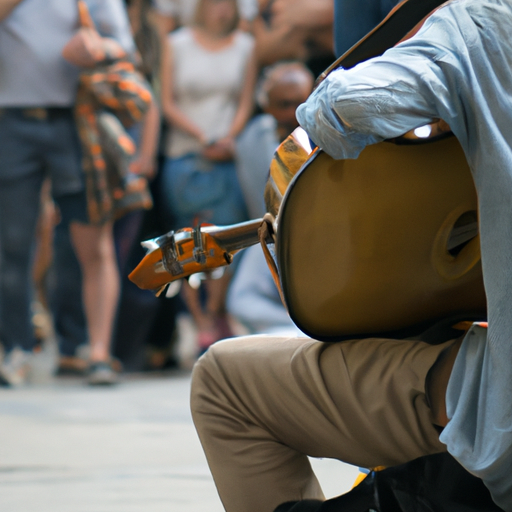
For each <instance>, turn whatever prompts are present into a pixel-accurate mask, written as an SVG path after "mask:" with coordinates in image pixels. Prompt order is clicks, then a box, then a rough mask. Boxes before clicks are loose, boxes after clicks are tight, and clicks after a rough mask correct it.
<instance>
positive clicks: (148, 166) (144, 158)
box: [130, 99, 160, 179]
mask: <svg viewBox="0 0 512 512" xmlns="http://www.w3.org/2000/svg"><path fill="white" fill-rule="evenodd" d="M159 133H160V111H159V109H158V105H157V103H156V101H155V100H154V99H153V100H152V102H151V105H150V107H149V110H148V111H147V112H146V115H145V117H144V121H143V125H142V133H141V137H140V141H139V147H138V152H137V153H138V155H137V158H136V159H135V161H134V162H132V164H131V165H130V171H131V172H132V173H134V174H141V175H143V176H145V177H146V178H148V179H152V178H153V177H154V176H155V171H156V152H157V148H158V135H159Z"/></svg>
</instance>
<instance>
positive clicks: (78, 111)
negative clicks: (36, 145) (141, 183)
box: [75, 0, 152, 224]
mask: <svg viewBox="0 0 512 512" xmlns="http://www.w3.org/2000/svg"><path fill="white" fill-rule="evenodd" d="M78 3H79V7H80V19H81V24H82V27H90V26H91V23H92V21H91V20H90V17H89V16H88V11H87V6H86V5H85V3H84V2H83V1H82V0H79V1H78ZM101 58H102V60H101V61H99V62H98V63H97V64H96V66H95V67H94V68H92V69H86V70H84V71H83V72H82V73H81V75H80V81H79V87H78V93H77V100H76V106H75V117H76V123H77V127H78V133H79V137H80V140H81V143H82V165H83V169H84V172H85V182H86V190H87V204H88V213H89V220H90V222H91V223H93V224H101V223H104V222H106V221H108V220H111V219H113V218H114V217H115V214H116V212H115V209H116V202H117V201H119V199H120V198H121V197H122V196H123V195H124V194H126V193H127V191H126V185H127V181H128V178H129V164H130V162H131V160H132V158H133V157H134V155H135V152H136V147H135V144H134V142H133V140H132V139H131V137H130V136H129V135H128V134H127V132H126V128H128V127H130V126H131V125H133V124H135V123H137V122H139V121H141V120H142V119H143V117H144V114H145V113H146V111H147V109H148V108H149V106H150V103H151V99H152V96H151V92H150V87H149V84H148V83H147V82H146V80H145V79H144V77H143V76H142V74H141V73H139V72H138V71H137V69H136V66H135V62H134V60H133V59H131V58H130V57H129V56H127V55H126V54H125V53H124V52H123V53H121V52H120V51H119V50H117V48H116V47H111V45H108V44H106V45H105V48H104V51H103V52H102V55H101Z"/></svg>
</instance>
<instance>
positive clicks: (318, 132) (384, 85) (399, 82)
mask: <svg viewBox="0 0 512 512" xmlns="http://www.w3.org/2000/svg"><path fill="white" fill-rule="evenodd" d="M411 50H413V51H411ZM444 81H445V76H444V74H443V72H442V69H441V68H440V67H439V66H438V64H437V59H436V57H435V55H432V49H431V48H426V47H423V45H422V44H421V41H420V42H419V43H414V44H413V45H411V44H406V43H404V44H403V46H402V45H399V46H397V47H395V48H392V49H390V50H388V51H387V52H386V53H385V54H384V55H382V56H381V57H377V58H374V59H370V60H368V61H366V62H364V63H362V64H359V65H358V66H356V67H354V68H352V69H349V70H345V69H339V70H336V71H334V72H332V73H331V74H330V75H329V76H328V77H327V78H326V79H325V80H324V81H323V82H322V83H321V84H320V86H319V87H318V88H317V89H316V90H315V91H314V92H313V94H312V95H311V96H310V97H309V98H308V100H307V101H306V103H304V104H302V105H300V106H299V108H298V110H297V119H298V121H299V123H300V125H301V126H302V127H303V128H304V129H305V130H306V132H307V133H308V134H309V136H310V137H311V138H312V140H313V141H314V142H315V144H317V145H318V146H320V147H321V148H322V149H323V150H324V151H326V152H327V153H328V154H329V155H331V156H332V157H333V158H336V159H341V158H357V156H358V155H359V153H360V152H361V151H362V150H363V148H364V147H365V146H367V145H369V144H374V143H376V142H380V141H382V140H384V139H388V138H392V137H397V136H399V135H402V134H404V133H405V132H407V131H409V130H411V129H413V128H416V127H418V126H422V125H424V124H427V123H429V122H430V121H432V120H433V119H435V118H438V117H441V115H440V112H442V111H443V110H444V111H445V112H446V110H449V109H450V91H449V90H448V87H447V85H446V84H445V82H444ZM440 105H444V106H445V108H440Z"/></svg>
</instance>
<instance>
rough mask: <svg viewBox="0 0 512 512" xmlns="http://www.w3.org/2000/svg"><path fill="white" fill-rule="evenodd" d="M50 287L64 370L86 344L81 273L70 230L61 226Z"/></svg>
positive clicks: (57, 232)
mask: <svg viewBox="0 0 512 512" xmlns="http://www.w3.org/2000/svg"><path fill="white" fill-rule="evenodd" d="M50 284H51V286H50V290H51V293H50V296H51V300H50V304H51V310H52V313H53V319H54V324H55V334H56V335H57V340H58V343H59V352H60V356H61V359H62V358H65V361H64V366H66V364H67V362H70V361H71V360H72V358H74V357H75V356H76V350H77V348H78V347H79V346H80V345H86V344H87V342H88V333H87V324H86V319H85V315H84V309H83V306H82V273H81V270H80V264H79V263H78V260H77V258H76V255H75V251H74V249H73V244H72V243H71V237H70V233H69V226H68V225H67V224H64V223H60V224H58V225H57V226H56V228H55V234H54V257H53V264H52V269H51V280H50ZM59 364H60V362H59ZM83 370H85V367H84V368H83Z"/></svg>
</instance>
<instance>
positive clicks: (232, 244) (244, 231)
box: [198, 219, 263, 255]
mask: <svg viewBox="0 0 512 512" xmlns="http://www.w3.org/2000/svg"><path fill="white" fill-rule="evenodd" d="M262 222H263V220H262V219H255V220H250V221H247V222H241V223H240V224H233V225H231V226H221V227H218V226H203V227H201V228H200V229H201V233H202V234H205V235H208V236H210V237H212V238H213V240H214V241H215V243H216V244H217V245H218V246H219V247H221V248H222V249H224V251H226V252H227V253H229V254H231V255H232V254H235V253H236V252H238V251H240V250H242V249H246V248H247V247H250V246H251V245H255V244H257V243H258V242H259V237H258V229H259V227H260V226H261V223H262ZM198 229H199V228H198Z"/></svg>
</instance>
